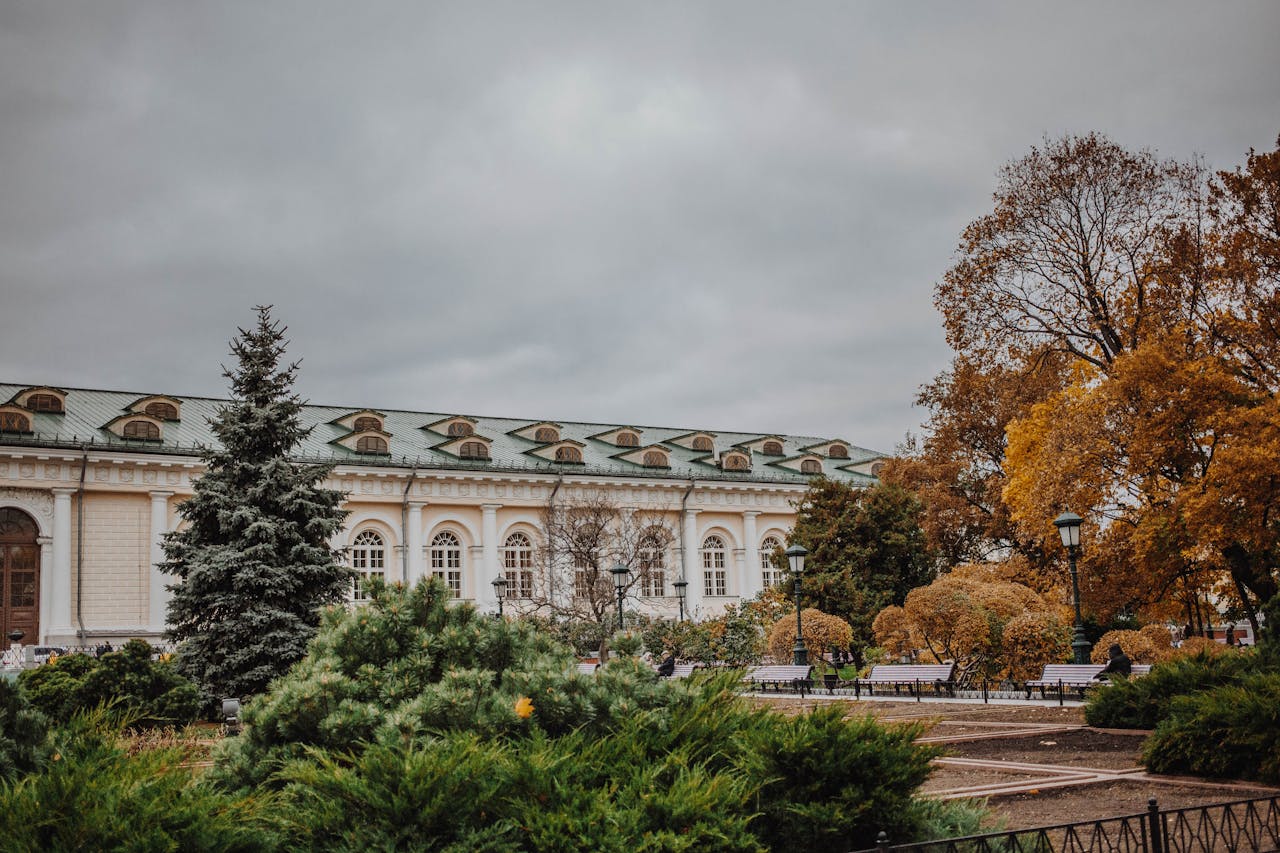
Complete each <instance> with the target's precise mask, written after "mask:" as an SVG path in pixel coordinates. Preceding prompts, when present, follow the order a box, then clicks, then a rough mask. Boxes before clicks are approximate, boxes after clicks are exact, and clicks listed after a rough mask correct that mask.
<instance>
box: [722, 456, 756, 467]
mask: <svg viewBox="0 0 1280 853" xmlns="http://www.w3.org/2000/svg"><path fill="white" fill-rule="evenodd" d="M724 469H725V470H726V471H750V470H751V463H750V462H748V461H747V457H745V456H743V455H742V454H741V453H730V454H729V455H728V456H726V457H725V458H724Z"/></svg>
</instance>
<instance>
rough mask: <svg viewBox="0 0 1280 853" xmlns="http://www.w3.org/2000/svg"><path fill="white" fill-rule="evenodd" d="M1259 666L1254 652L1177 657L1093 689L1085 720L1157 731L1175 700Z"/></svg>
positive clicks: (1104, 725) (1234, 679) (1228, 681)
mask: <svg viewBox="0 0 1280 853" xmlns="http://www.w3.org/2000/svg"><path fill="white" fill-rule="evenodd" d="M1259 665H1260V664H1259V659H1258V658H1257V657H1256V656H1255V655H1254V654H1252V653H1249V654H1224V655H1213V656H1210V655H1206V654H1203V653H1201V654H1197V655H1193V656H1191V657H1186V658H1177V659H1174V660H1171V661H1167V662H1165V663H1162V664H1157V665H1156V666H1155V667H1153V668H1152V670H1151V673H1150V674H1149V675H1144V676H1142V677H1141V678H1133V679H1129V680H1127V681H1115V682H1113V683H1112V684H1111V685H1110V686H1109V687H1106V688H1101V689H1098V690H1094V691H1093V692H1092V694H1091V695H1090V697H1089V701H1088V704H1087V705H1085V709H1084V717H1085V720H1086V721H1087V722H1088V723H1089V725H1091V726H1097V727H1099V728H1106V729H1154V728H1155V727H1156V725H1157V724H1158V723H1159V722H1160V721H1161V720H1163V719H1164V718H1165V717H1166V716H1168V714H1169V712H1170V709H1171V707H1172V702H1173V700H1174V699H1175V698H1177V697H1179V696H1187V695H1189V694H1192V693H1195V692H1197V691H1201V690H1208V689H1211V688H1214V687H1218V686H1220V685H1224V684H1231V683H1234V682H1237V681H1239V680H1240V679H1242V678H1245V677H1247V676H1248V675H1249V674H1250V673H1252V672H1254V671H1256V670H1257V669H1258V668H1259Z"/></svg>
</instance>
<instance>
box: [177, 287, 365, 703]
mask: <svg viewBox="0 0 1280 853" xmlns="http://www.w3.org/2000/svg"><path fill="white" fill-rule="evenodd" d="M257 311H258V323H257V326H256V328H253V329H252V330H250V331H246V330H244V329H241V330H240V335H239V337H238V338H236V339H235V340H233V341H232V342H231V351H232V354H233V355H235V356H236V358H237V359H238V361H239V363H238V365H237V366H236V368H235V369H234V370H231V369H226V368H224V370H223V372H224V375H225V376H226V377H227V378H228V379H229V380H230V382H231V391H232V402H231V403H230V404H229V405H227V406H225V407H223V408H222V409H221V410H220V411H219V412H218V414H217V416H216V417H215V418H213V419H212V420H211V421H210V425H211V427H212V428H213V432H214V434H215V435H216V436H217V439H218V443H217V446H215V447H212V448H209V449H208V450H206V451H205V453H204V461H205V466H206V469H205V473H204V475H203V476H202V477H200V479H199V480H198V481H197V482H196V484H195V490H194V494H193V495H192V496H191V498H190V499H189V500H187V501H184V502H183V503H182V504H181V505H180V506H179V508H178V513H179V515H181V516H182V518H183V519H185V520H186V521H187V522H188V526H187V527H186V528H185V529H183V530H180V531H177V532H175V533H170V534H168V536H167V537H166V539H165V543H164V552H165V562H164V564H163V565H162V568H163V570H164V571H166V572H168V573H169V574H173V575H177V577H178V582H177V583H176V584H174V585H173V586H172V587H171V589H172V590H173V598H172V601H171V602H170V605H169V614H168V632H167V635H168V637H169V638H170V639H171V640H174V641H176V642H178V643H180V644H181V645H180V647H179V655H178V668H179V670H180V671H181V672H183V673H184V674H185V675H187V676H189V677H190V678H191V679H193V680H194V681H195V682H196V683H197V684H199V685H200V687H201V688H202V690H203V692H204V693H205V695H206V698H207V699H216V698H218V697H225V696H237V697H241V696H248V695H253V694H256V693H260V692H262V691H263V690H264V689H265V688H266V686H267V684H268V683H269V682H270V681H271V680H272V679H273V678H275V677H276V676H278V675H281V674H282V673H284V672H285V671H286V670H287V669H288V668H289V667H290V666H292V665H293V664H294V663H295V662H296V661H298V660H299V659H301V658H302V657H303V655H304V654H305V653H306V649H307V644H308V642H309V641H310V640H311V638H312V637H313V636H314V634H315V632H316V628H317V626H318V625H319V623H320V610H321V608H322V607H324V606H325V605H328V604H332V603H335V602H338V601H340V600H341V599H342V598H343V597H344V595H345V594H346V592H347V590H348V589H349V586H350V583H351V573H350V571H349V570H348V569H347V568H346V567H345V566H344V565H342V563H340V562H339V560H338V556H339V555H338V554H336V553H335V552H334V551H333V550H332V549H331V548H330V547H329V540H330V537H331V536H332V535H333V534H334V533H335V532H336V531H337V530H338V529H339V528H340V527H341V525H342V520H343V518H344V517H345V515H346V513H345V511H344V510H342V509H341V508H340V503H341V501H342V494H341V493H340V492H336V491H333V490H330V489H325V488H322V487H321V485H320V484H321V483H322V482H323V481H324V479H325V477H326V476H327V475H328V473H329V471H330V470H331V466H327V465H304V464H299V463H297V462H294V461H292V460H291V459H290V455H289V454H290V452H291V451H292V450H293V449H294V448H296V447H297V446H298V443H299V442H300V441H302V439H304V438H305V437H306V435H307V434H308V432H310V429H308V428H304V427H303V426H302V422H301V418H300V413H301V410H302V405H303V404H302V400H301V399H300V398H299V397H298V396H297V395H296V394H294V393H293V390H292V389H293V381H294V376H295V374H296V372H297V369H298V365H297V363H293V364H290V365H289V366H288V367H287V368H283V369H282V368H281V367H280V359H281V356H283V355H284V351H285V345H286V342H285V340H284V329H283V328H281V327H280V325H279V324H278V323H276V322H275V321H273V320H272V319H271V309H270V306H266V307H261V306H260V307H258V309H257Z"/></svg>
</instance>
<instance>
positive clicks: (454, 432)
mask: <svg viewBox="0 0 1280 853" xmlns="http://www.w3.org/2000/svg"><path fill="white" fill-rule="evenodd" d="M475 431H476V428H475V427H473V426H472V425H471V424H469V423H467V422H466V421H454V422H453V423H451V424H449V437H450V438H457V437H458V436H462V435H472V434H474V433H475ZM486 455H487V454H486Z"/></svg>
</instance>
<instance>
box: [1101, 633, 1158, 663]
mask: <svg viewBox="0 0 1280 853" xmlns="http://www.w3.org/2000/svg"><path fill="white" fill-rule="evenodd" d="M1112 643H1119V644H1120V648H1122V649H1124V653H1125V654H1126V655H1128V656H1129V660H1131V661H1132V662H1133V663H1155V662H1156V660H1157V654H1156V647H1155V644H1154V643H1152V642H1151V639H1150V638H1149V637H1148V636H1147V635H1146V634H1144V633H1142V632H1141V631H1127V630H1125V631H1108V632H1107V633H1105V634H1103V635H1102V636H1101V637H1099V638H1098V642H1096V643H1095V644H1094V646H1093V651H1092V652H1091V653H1090V655H1089V659H1090V660H1092V661H1093V662H1094V663H1106V662H1107V661H1108V660H1109V659H1110V656H1109V655H1108V653H1107V650H1108V649H1110V648H1111V644H1112Z"/></svg>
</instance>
